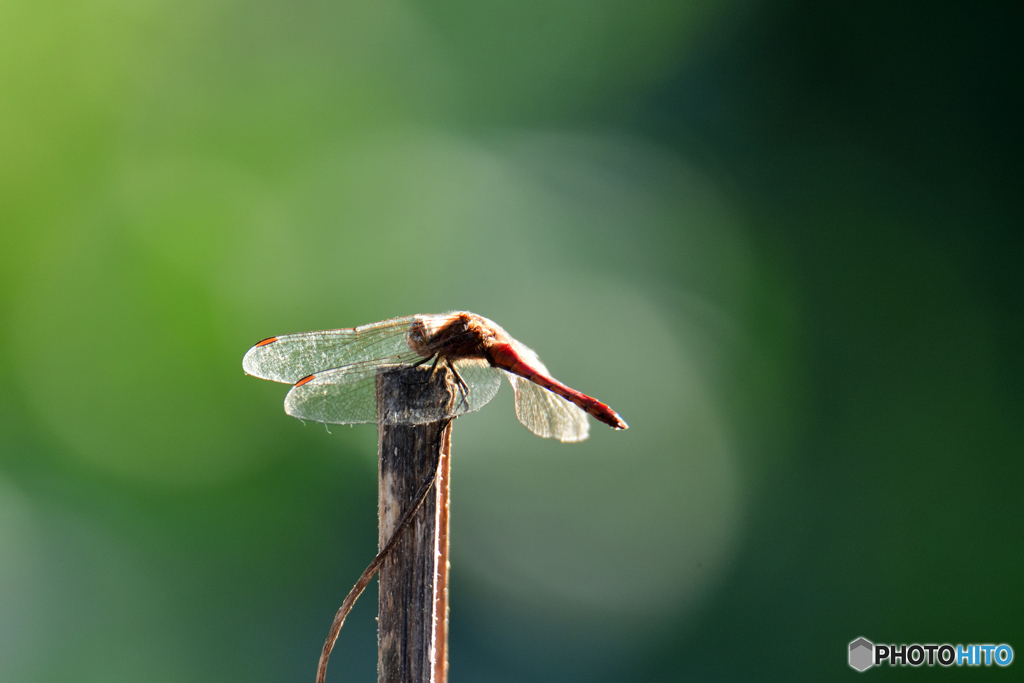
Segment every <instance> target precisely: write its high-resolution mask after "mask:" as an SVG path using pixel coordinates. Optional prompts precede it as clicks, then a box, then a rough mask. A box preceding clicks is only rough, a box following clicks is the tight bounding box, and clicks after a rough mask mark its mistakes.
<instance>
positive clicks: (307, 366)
mask: <svg viewBox="0 0 1024 683" xmlns="http://www.w3.org/2000/svg"><path fill="white" fill-rule="evenodd" d="M413 318H414V316H407V317H404V318H392V319H390V320H384V321H382V322H378V323H373V324H372V325H363V326H361V327H354V328H345V329H340V330H325V331H322V332H303V333H300V334H288V335H283V336H280V337H272V338H271V339H268V340H264V341H262V342H260V343H259V344H257V345H256V346H253V347H252V348H251V349H249V351H248V352H247V353H246V354H245V357H244V358H243V359H242V368H243V369H244V370H245V371H246V372H247V373H248V374H250V375H253V376H255V377H259V378H261V379H269V380H272V381H274V382H286V383H289V384H291V383H294V382H297V381H299V380H300V379H302V378H303V377H307V376H309V375H312V374H314V373H317V372H321V371H323V370H330V369H332V368H340V367H342V366H348V365H352V364H356V363H365V362H368V361H378V362H379V363H381V364H382V365H387V364H393V365H398V364H401V363H409V362H415V361H416V360H419V359H420V357H419V356H418V355H417V354H416V353H415V352H414V351H413V350H412V349H410V348H409V344H408V341H407V334H408V331H409V326H410V325H411V324H412V321H413Z"/></svg>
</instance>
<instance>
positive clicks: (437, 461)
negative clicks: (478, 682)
mask: <svg viewBox="0 0 1024 683" xmlns="http://www.w3.org/2000/svg"><path fill="white" fill-rule="evenodd" d="M456 396H457V389H456V388H455V385H454V382H453V381H452V377H451V374H450V373H449V372H448V370H447V369H446V368H443V367H439V368H437V371H435V372H432V371H431V369H430V368H411V369H401V370H396V371H392V372H387V373H383V374H381V375H378V378H377V405H378V415H380V416H382V417H384V419H383V420H382V423H381V426H380V441H379V449H380V450H379V455H380V458H379V461H378V462H379V480H378V485H379V491H378V495H379V503H378V524H379V543H380V546H381V547H386V546H387V545H388V543H389V542H390V540H391V538H392V536H393V535H395V534H396V532H397V530H398V529H399V528H400V526H401V523H400V520H401V518H402V517H403V516H404V513H405V512H406V511H407V510H409V509H411V508H412V507H414V506H417V505H419V509H418V511H417V512H416V513H415V515H414V516H413V517H412V519H411V521H410V522H409V526H408V528H407V529H405V531H404V532H402V534H401V536H400V537H399V538H398V539H397V542H396V543H395V544H394V548H393V549H392V550H391V552H390V553H389V554H388V555H387V556H386V557H385V558H384V561H383V563H382V564H381V567H380V598H379V613H378V632H377V651H378V660H377V681H378V683H446V680H447V667H448V662H447V653H448V647H447V646H448V642H447V640H448V636H447V631H448V629H447V626H448V591H447V585H448V571H447V564H448V563H447V557H448V474H449V465H448V462H449V458H448V456H449V453H450V449H451V426H450V422H449V421H445V422H443V423H438V422H433V423H428V424H420V425H415V424H411V425H410V424H387V422H388V421H390V420H389V419H388V418H387V417H386V416H391V415H399V416H401V415H404V414H408V412H410V411H419V410H424V409H432V410H435V411H436V406H443V407H445V408H447V410H451V408H452V407H453V406H454V402H455V400H456ZM435 473H437V474H438V475H439V476H435ZM431 478H432V479H433V488H432V490H430V491H429V492H428V493H427V494H426V496H425V497H424V500H423V502H422V504H421V505H420V504H419V503H420V501H419V499H418V495H419V491H420V488H421V486H422V483H423V482H424V481H426V480H428V479H431Z"/></svg>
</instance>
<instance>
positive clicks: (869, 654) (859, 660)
mask: <svg viewBox="0 0 1024 683" xmlns="http://www.w3.org/2000/svg"><path fill="white" fill-rule="evenodd" d="M874 660H875V645H874V643H872V642H871V641H870V640H868V639H867V638H858V639H857V640H855V641H853V642H852V643H850V666H852V667H853V668H854V669H856V670H857V671H865V670H867V669H870V668H871V666H872V665H873V664H874V663H875V661H874Z"/></svg>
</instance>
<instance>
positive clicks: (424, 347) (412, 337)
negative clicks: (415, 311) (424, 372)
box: [406, 318, 434, 358]
mask: <svg viewBox="0 0 1024 683" xmlns="http://www.w3.org/2000/svg"><path fill="white" fill-rule="evenodd" d="M430 336H431V335H430V332H429V331H428V330H427V325H426V323H425V322H424V321H423V319H422V318H416V319H415V320H413V321H412V325H410V326H409V333H408V334H407V335H406V341H407V342H408V344H409V348H410V349H412V350H413V351H415V352H416V353H418V354H419V355H421V356H423V357H424V358H430V357H431V356H433V355H434V352H433V351H432V350H431V349H430V344H429V343H428V340H429V338H430Z"/></svg>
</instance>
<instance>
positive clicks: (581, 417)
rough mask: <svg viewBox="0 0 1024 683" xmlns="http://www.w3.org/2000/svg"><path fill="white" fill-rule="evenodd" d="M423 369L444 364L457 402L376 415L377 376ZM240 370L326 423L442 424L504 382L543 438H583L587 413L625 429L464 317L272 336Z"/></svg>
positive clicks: (522, 417)
mask: <svg viewBox="0 0 1024 683" xmlns="http://www.w3.org/2000/svg"><path fill="white" fill-rule="evenodd" d="M427 363H430V364H431V372H432V373H433V372H434V371H435V370H436V369H437V368H438V367H444V368H447V369H449V370H450V371H451V372H452V374H453V376H454V378H455V384H456V387H457V389H458V393H459V395H458V396H457V400H455V401H453V402H452V403H451V405H448V406H444V407H442V406H436V405H434V406H411V407H409V408H408V409H407V410H404V411H402V412H398V413H395V414H393V415H385V416H383V417H382V416H379V415H378V414H377V398H376V377H377V375H378V374H379V373H381V372H383V371H386V370H392V369H400V368H403V367H413V366H421V365H425V364H427ZM242 367H243V368H244V369H245V372H246V373H248V374H250V375H253V376H255V377H259V378H261V379H267V380H272V381H274V382H283V383H287V384H291V385H292V388H291V389H290V390H289V391H288V395H287V396H286V397H285V401H284V407H285V412H286V413H288V414H289V415H292V416H294V417H297V418H300V419H308V420H314V421H316V422H323V423H327V424H359V423H367V422H378V423H379V422H383V423H385V424H424V423H428V422H439V421H442V420H445V419H449V418H453V417H456V416H458V415H462V414H464V413H467V412H471V411H475V410H479V409H480V408H482V407H483V406H484V405H486V404H487V403H488V402H489V401H490V400H491V399H492V398H494V395H495V394H496V393H497V391H498V387H499V386H500V384H501V376H502V375H505V376H506V377H507V378H508V380H509V382H510V383H511V384H512V389H513V391H514V392H515V406H516V417H517V418H519V421H520V422H521V423H522V424H523V425H524V426H525V427H526V428H527V429H529V430H530V431H531V432H533V433H534V434H537V435H538V436H542V437H545V438H554V439H557V440H558V441H562V442H574V441H582V440H583V439H586V438H587V436H588V434H589V429H590V425H589V423H588V421H587V415H588V414H589V415H591V416H593V417H594V418H596V419H598V420H600V421H601V422H604V423H605V424H607V425H610V426H611V427H613V428H614V429H626V428H628V425H627V424H626V422H625V421H624V420H623V419H622V418H621V417H619V414H618V413H616V412H615V411H614V410H612V409H611V408H609V407H608V406H607V405H606V404H604V403H602V402H601V401H598V400H597V399H596V398H592V397H590V396H587V395H586V394H583V393H581V392H579V391H576V390H575V389H572V388H570V387H568V386H566V385H565V384H562V383H561V382H559V381H558V380H556V379H554V378H553V377H551V373H550V372H548V369H547V368H546V367H545V366H544V364H543V363H542V362H541V361H540V358H538V357H537V354H536V353H534V351H533V350H532V349H530V348H529V347H528V346H526V345H525V344H523V343H522V342H519V341H516V340H515V339H513V338H512V336H511V335H509V333H508V332H506V331H505V330H504V329H502V328H501V326H499V325H498V324H497V323H495V322H493V321H491V320H488V319H487V318H485V317H483V316H480V315H476V314H475V313H469V312H468V311H454V312H450V313H440V314H420V315H410V316H405V317H401V318H391V319H390V320H382V321H381V322H376V323H371V324H369V325H362V326H361V327H352V328H345V329H338V330H324V331H320V332H303V333H300V334H287V335H282V336H279V337H270V338H269V339H264V340H263V341H261V342H259V343H258V344H256V345H255V346H253V347H252V348H251V349H249V351H248V352H247V353H246V354H245V357H244V358H243V359H242Z"/></svg>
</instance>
